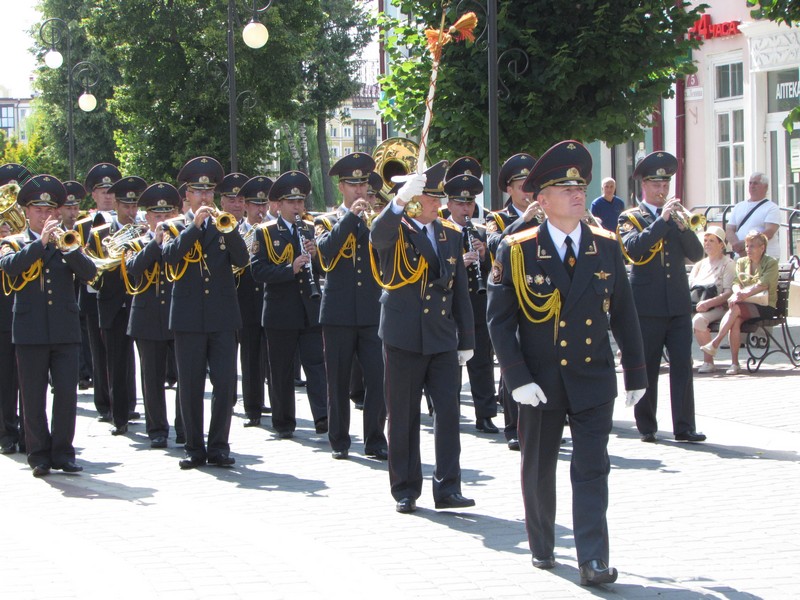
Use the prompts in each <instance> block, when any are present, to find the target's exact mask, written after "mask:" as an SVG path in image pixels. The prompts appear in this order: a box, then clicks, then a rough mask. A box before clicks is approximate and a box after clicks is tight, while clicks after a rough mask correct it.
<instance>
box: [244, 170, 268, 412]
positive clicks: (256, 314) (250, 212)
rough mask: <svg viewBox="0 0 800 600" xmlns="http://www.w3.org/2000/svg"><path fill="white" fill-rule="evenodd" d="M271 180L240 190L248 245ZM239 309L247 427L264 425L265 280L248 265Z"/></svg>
mask: <svg viewBox="0 0 800 600" xmlns="http://www.w3.org/2000/svg"><path fill="white" fill-rule="evenodd" d="M272 183H273V181H272V179H270V178H269V177H267V176H266V175H258V176H256V177H252V178H251V179H249V180H247V181H246V182H245V183H244V185H242V187H241V189H240V190H239V194H240V195H241V196H242V197H243V198H244V202H245V205H244V206H245V213H246V219H245V221H244V222H243V223H242V224H241V226H240V227H239V231H240V232H241V234H242V236H243V237H244V240H245V242H246V243H247V244H248V247H251V246H252V244H253V241H254V240H255V239H256V238H255V236H256V228H257V227H258V226H259V225H261V223H262V221H263V220H264V215H265V214H266V212H267V198H268V197H269V189H270V188H271V187H272ZM238 278H239V285H238V287H237V293H238V294H239V309H240V310H241V312H242V328H241V329H240V330H239V347H240V350H239V358H240V362H241V366H242V401H243V403H244V413H245V417H246V419H247V420H246V421H245V423H244V426H245V427H258V426H259V425H261V414H262V412H267V411H268V410H269V409H267V407H266V406H265V394H264V379H265V377H266V375H267V373H266V371H267V369H268V359H267V354H266V333H265V332H264V326H263V325H262V324H261V316H262V314H263V313H264V283H263V282H261V281H256V280H255V279H253V273H252V271H251V268H250V266H249V265H248V266H247V267H246V268H245V269H243V270H241V271H240V272H239V273H238Z"/></svg>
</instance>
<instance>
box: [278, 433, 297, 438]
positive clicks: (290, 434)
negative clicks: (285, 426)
mask: <svg viewBox="0 0 800 600" xmlns="http://www.w3.org/2000/svg"><path fill="white" fill-rule="evenodd" d="M293 437H294V432H293V431H279V432H278V439H281V440H290V439H292V438H293Z"/></svg>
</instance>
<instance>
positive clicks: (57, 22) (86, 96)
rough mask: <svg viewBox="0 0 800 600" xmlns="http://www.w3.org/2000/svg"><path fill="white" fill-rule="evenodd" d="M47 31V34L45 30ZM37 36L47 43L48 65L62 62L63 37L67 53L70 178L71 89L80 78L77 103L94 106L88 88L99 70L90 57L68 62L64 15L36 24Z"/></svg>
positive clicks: (71, 159)
mask: <svg viewBox="0 0 800 600" xmlns="http://www.w3.org/2000/svg"><path fill="white" fill-rule="evenodd" d="M46 33H49V37H46V36H45V34H46ZM39 39H41V40H42V43H44V44H45V45H47V46H49V47H50V50H48V51H47V53H46V54H45V56H44V62H45V64H46V65H47V66H48V67H49V68H51V69H58V68H59V67H61V65H62V64H64V57H63V56H62V55H61V53H60V52H59V51H58V50H56V45H57V44H59V43H60V42H61V40H64V42H65V44H66V54H67V148H68V156H69V178H70V179H75V129H74V123H73V106H72V102H73V100H72V96H73V93H74V85H75V79H76V78H77V79H79V80H81V81H82V82H83V90H84V91H83V94H81V96H80V98H78V106H79V107H80V109H81V110H83V111H84V112H91V111H93V110H94V109H95V107H96V106H97V99H96V98H95V97H94V95H93V94H92V93H91V88H92V87H94V85H95V84H96V83H97V80H98V70H97V67H95V66H94V65H93V64H92V63H90V62H89V61H85V60H84V61H81V62H79V63H77V64H75V65H72V66H70V61H71V52H72V40H71V38H70V33H69V25H67V22H66V21H64V20H63V19H59V18H52V19H47V20H46V21H45V22H44V23H42V25H41V27H40V28H39Z"/></svg>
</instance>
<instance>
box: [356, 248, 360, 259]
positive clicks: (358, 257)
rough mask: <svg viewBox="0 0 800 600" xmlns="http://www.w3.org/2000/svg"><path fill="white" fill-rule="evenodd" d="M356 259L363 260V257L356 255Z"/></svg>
mask: <svg viewBox="0 0 800 600" xmlns="http://www.w3.org/2000/svg"><path fill="white" fill-rule="evenodd" d="M359 247H360V246H359ZM356 260H361V257H360V256H357V257H356Z"/></svg>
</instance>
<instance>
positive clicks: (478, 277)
mask: <svg viewBox="0 0 800 600" xmlns="http://www.w3.org/2000/svg"><path fill="white" fill-rule="evenodd" d="M464 221H465V222H466V224H465V225H464V229H465V230H466V232H467V243H468V244H469V249H470V251H472V241H473V240H474V238H473V237H472V232H473V231H474V230H475V226H474V225H473V224H472V221H471V220H470V218H469V217H464ZM472 266H473V267H475V281H476V282H477V283H478V293H479V294H485V293H486V280H485V279H484V278H483V274H482V273H481V257H480V253H479V254H478V260H477V262H475V263H473V264H472Z"/></svg>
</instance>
